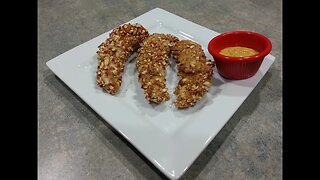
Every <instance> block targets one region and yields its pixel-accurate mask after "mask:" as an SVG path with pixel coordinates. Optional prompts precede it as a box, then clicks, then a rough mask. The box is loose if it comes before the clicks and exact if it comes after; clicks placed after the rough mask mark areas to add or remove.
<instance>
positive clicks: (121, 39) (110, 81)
mask: <svg viewBox="0 0 320 180" xmlns="http://www.w3.org/2000/svg"><path fill="white" fill-rule="evenodd" d="M148 36H149V33H148V31H147V30H146V29H145V28H144V27H143V26H142V25H140V24H130V23H128V24H124V25H122V26H120V27H118V28H115V29H114V30H113V31H112V32H111V33H110V34H109V38H108V39H107V40H106V41H105V42H103V43H101V44H100V45H99V47H98V48H99V50H98V51H97V54H98V70H97V84H98V85H99V86H100V87H102V88H103V89H104V90H105V91H106V92H108V93H110V94H111V95H115V94H116V93H117V92H118V91H119V89H120V86H121V83H122V73H123V71H124V66H125V62H126V61H127V60H128V58H129V57H130V56H131V55H132V54H133V53H134V52H135V51H136V50H137V49H138V48H139V47H140V43H142V41H143V40H144V39H145V38H146V37H148Z"/></svg>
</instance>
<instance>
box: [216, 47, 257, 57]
mask: <svg viewBox="0 0 320 180" xmlns="http://www.w3.org/2000/svg"><path fill="white" fill-rule="evenodd" d="M258 53H259V52H258V51H256V50H254V49H252V48H247V47H241V46H234V47H227V48H224V49H222V50H221V51H220V52H219V54H222V55H225V56H231V57H246V56H253V55H256V54H258Z"/></svg>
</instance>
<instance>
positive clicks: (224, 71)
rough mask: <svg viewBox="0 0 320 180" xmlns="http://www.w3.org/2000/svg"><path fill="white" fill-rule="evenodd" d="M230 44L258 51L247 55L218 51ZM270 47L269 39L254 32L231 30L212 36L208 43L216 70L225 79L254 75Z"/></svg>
mask: <svg viewBox="0 0 320 180" xmlns="http://www.w3.org/2000/svg"><path fill="white" fill-rule="evenodd" d="M232 46H242V47H248V48H252V49H254V50H256V51H258V52H259V53H258V54H257V55H254V56H247V57H230V56H225V55H222V54H219V52H220V51H221V50H222V49H224V48H226V47H232ZM271 48H272V44H271V42H270V40H269V39H268V38H267V37H265V36H263V35H261V34H258V33H256V32H250V31H232V32H225V33H222V34H220V35H218V36H216V37H214V38H213V39H212V40H211V41H210V42H209V44H208V50H209V53H210V54H211V55H212V57H213V58H214V60H215V62H216V66H217V69H218V72H219V74H220V75H221V76H223V77H224V78H227V79H234V80H240V79H247V78H250V77H252V76H254V75H255V74H256V73H257V71H258V70H259V68H260V65H261V63H262V61H263V60H264V58H265V56H267V55H268V54H269V53H270V51H271Z"/></svg>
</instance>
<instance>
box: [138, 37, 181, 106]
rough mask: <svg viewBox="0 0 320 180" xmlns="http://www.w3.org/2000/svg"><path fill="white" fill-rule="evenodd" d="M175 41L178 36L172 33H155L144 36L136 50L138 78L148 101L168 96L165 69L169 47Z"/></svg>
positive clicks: (163, 99)
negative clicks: (141, 43) (140, 45)
mask: <svg viewBox="0 0 320 180" xmlns="http://www.w3.org/2000/svg"><path fill="white" fill-rule="evenodd" d="M176 41H178V38H176V37H174V36H172V35H165V34H157V33H155V34H152V35H150V36H149V37H148V38H146V39H145V40H144V41H143V45H142V47H141V48H140V49H139V50H138V57H137V62H136V67H137V70H138V78H139V82H140V83H141V88H142V89H143V90H144V94H145V98H146V99H147V100H148V101H149V102H154V103H157V104H159V103H161V102H163V101H167V100H169V98H170V97H169V92H168V88H167V87H166V79H165V76H166V72H165V70H166V66H167V65H168V64H169V54H170V49H171V47H172V46H173V45H174V43H175V42H176Z"/></svg>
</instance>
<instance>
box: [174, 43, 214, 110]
mask: <svg viewBox="0 0 320 180" xmlns="http://www.w3.org/2000/svg"><path fill="white" fill-rule="evenodd" d="M172 54H173V56H174V58H175V59H176V62H177V69H178V76H180V77H181V80H180V81H179V83H178V85H177V87H176V89H175V91H174V94H175V95H176V100H175V102H174V104H175V106H176V107H177V108H181V109H182V108H188V107H192V106H194V105H195V104H196V103H197V102H198V101H200V100H201V99H202V98H203V96H204V95H205V94H206V93H207V92H208V89H209V87H210V86H211V85H212V80H211V76H212V74H213V67H214V63H213V62H212V61H210V60H207V59H206V56H205V54H204V52H203V50H202V48H201V45H199V44H197V43H195V42H193V41H190V40H181V41H178V42H177V43H175V46H174V47H173V48H172Z"/></svg>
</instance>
